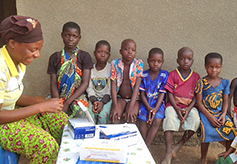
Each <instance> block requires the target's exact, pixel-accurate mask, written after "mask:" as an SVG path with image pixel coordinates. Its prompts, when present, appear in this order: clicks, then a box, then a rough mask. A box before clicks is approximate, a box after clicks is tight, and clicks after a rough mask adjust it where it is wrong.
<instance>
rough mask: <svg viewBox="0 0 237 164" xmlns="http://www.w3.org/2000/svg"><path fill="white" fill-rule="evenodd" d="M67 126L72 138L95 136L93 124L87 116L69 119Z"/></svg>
mask: <svg viewBox="0 0 237 164" xmlns="http://www.w3.org/2000/svg"><path fill="white" fill-rule="evenodd" d="M68 128H69V132H70V134H71V135H72V138H73V139H85V138H93V137H94V136H95V129H96V128H95V125H94V123H92V122H90V121H89V120H88V119H87V118H71V119H69V124H68Z"/></svg>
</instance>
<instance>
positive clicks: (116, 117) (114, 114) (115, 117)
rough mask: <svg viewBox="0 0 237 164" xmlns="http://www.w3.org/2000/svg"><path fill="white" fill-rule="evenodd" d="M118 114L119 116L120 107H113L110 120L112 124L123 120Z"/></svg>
mask: <svg viewBox="0 0 237 164" xmlns="http://www.w3.org/2000/svg"><path fill="white" fill-rule="evenodd" d="M118 114H119V109H118V107H117V106H116V105H114V106H113V107H112V110H111V112H110V116H109V118H110V120H111V121H112V123H114V122H115V120H120V119H121V118H120V117H119V115H118Z"/></svg>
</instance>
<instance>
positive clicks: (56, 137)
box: [0, 15, 68, 163]
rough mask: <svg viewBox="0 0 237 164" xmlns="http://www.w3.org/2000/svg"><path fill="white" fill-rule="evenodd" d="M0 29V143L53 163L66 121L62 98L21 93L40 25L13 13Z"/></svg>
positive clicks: (32, 158)
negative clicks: (0, 43)
mask: <svg viewBox="0 0 237 164" xmlns="http://www.w3.org/2000/svg"><path fill="white" fill-rule="evenodd" d="M0 33H1V37H2V39H3V40H4V41H5V43H6V45H4V46H3V47H2V48H1V49H0V134H1V135H0V144H1V146H2V148H4V149H7V150H10V151H12V152H16V153H18V154H24V155H25V156H26V157H27V158H28V159H30V162H31V163H56V160H57V154H58V150H59V144H60V140H61V135H62V131H63V128H64V126H65V125H66V124H67V123H68V116H67V115H66V114H65V113H64V112H62V107H63V103H62V100H61V99H57V98H55V99H50V100H45V99H43V98H38V97H30V96H27V95H25V94H23V84H22V79H23V77H24V74H25V68H26V66H27V65H29V64H30V63H31V62H32V61H33V60H34V59H35V58H39V57H40V50H41V48H42V45H43V35H42V30H41V25H40V23H39V22H38V21H37V20H36V19H34V18H31V17H25V16H17V15H14V16H10V17H8V18H6V19H4V20H3V21H2V22H1V25H0ZM15 105H18V106H21V107H22V108H20V109H16V108H15Z"/></svg>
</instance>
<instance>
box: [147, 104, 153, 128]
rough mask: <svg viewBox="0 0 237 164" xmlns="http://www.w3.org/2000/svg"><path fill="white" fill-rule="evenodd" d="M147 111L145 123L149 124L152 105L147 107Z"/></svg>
mask: <svg viewBox="0 0 237 164" xmlns="http://www.w3.org/2000/svg"><path fill="white" fill-rule="evenodd" d="M147 112H148V119H147V122H146V123H148V124H149V120H150V119H151V118H152V113H153V110H152V107H150V106H149V108H147Z"/></svg>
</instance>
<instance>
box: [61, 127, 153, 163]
mask: <svg viewBox="0 0 237 164" xmlns="http://www.w3.org/2000/svg"><path fill="white" fill-rule="evenodd" d="M120 125H121V126H123V125H124V124H120ZM127 125H128V126H131V127H132V128H134V129H136V130H137V131H138V142H137V144H135V145H132V146H129V147H128V159H127V162H126V164H155V161H154V159H153V157H152V156H151V154H150V151H149V150H148V148H147V146H146V144H145V142H144V140H143V139H142V136H141V134H140V132H139V130H138V128H137V126H136V125H135V124H127ZM104 126H118V125H117V124H116V125H113V124H106V125H104ZM98 129H99V125H96V134H95V138H98V137H99V130H98ZM83 141H84V139H78V140H73V139H72V137H71V134H70V133H69V131H68V126H65V128H64V131H63V136H62V142H61V146H60V150H59V154H58V159H57V164H76V163H77V161H78V159H79V157H80V145H81V144H82V142H83ZM78 163H80V162H78ZM91 163H93V162H91ZM97 163H101V162H96V164H97ZM103 164H105V163H103Z"/></svg>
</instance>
